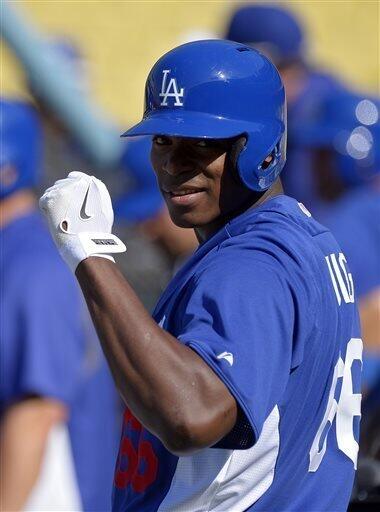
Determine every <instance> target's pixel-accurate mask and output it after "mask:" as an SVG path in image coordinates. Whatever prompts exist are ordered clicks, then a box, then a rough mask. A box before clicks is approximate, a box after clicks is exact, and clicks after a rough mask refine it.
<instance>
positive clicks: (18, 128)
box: [0, 98, 42, 199]
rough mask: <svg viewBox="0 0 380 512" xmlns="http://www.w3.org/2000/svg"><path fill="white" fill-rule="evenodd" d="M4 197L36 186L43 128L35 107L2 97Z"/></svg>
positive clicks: (0, 180) (0, 194)
mask: <svg viewBox="0 0 380 512" xmlns="http://www.w3.org/2000/svg"><path fill="white" fill-rule="evenodd" d="M0 137H1V146H0V198H1V199H3V198H5V197H7V196H8V195H10V194H12V193H13V192H16V191H17V190H20V189H23V188H29V187H34V186H35V185H36V184H37V182H38V178H39V172H40V171H41V161H42V129H41V126H40V122H39V120H38V117H37V114H36V112H35V110H34V109H33V108H32V107H31V106H30V105H28V104H26V103H23V102H21V101H16V100H9V99H4V98H0Z"/></svg>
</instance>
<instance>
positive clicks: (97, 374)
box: [0, 213, 118, 512]
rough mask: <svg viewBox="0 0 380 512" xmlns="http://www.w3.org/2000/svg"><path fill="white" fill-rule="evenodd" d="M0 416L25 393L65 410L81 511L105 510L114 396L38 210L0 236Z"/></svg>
mask: <svg viewBox="0 0 380 512" xmlns="http://www.w3.org/2000/svg"><path fill="white" fill-rule="evenodd" d="M1 239H2V240H1V242H2V245H1V249H2V250H1V254H0V272H1V313H0V315H1V318H0V320H1V354H0V355H1V357H0V362H1V386H0V412H1V413H4V411H5V410H6V409H7V408H8V407H9V406H10V405H12V404H13V403H15V402H17V401H18V400H20V399H23V398H24V397H25V396H28V395H40V396H42V397H49V398H53V399H56V400H58V401H60V402H61V403H63V404H65V405H66V407H67V410H68V413H69V414H68V416H69V420H68V431H69V434H70V442H71V451H72V458H73V461H74V464H75V470H76V481H77V484H78V487H79V491H80V496H81V501H82V505H83V509H84V510H86V511H87V510H88V511H91V512H93V511H99V512H100V511H101V512H105V511H107V510H110V509H111V490H112V476H113V469H114V460H115V456H116V453H117V441H118V433H117V431H118V428H117V402H116V400H117V398H116V394H115V391H114V386H113V383H112V379H111V376H110V375H109V371H108V368H107V366H106V363H105V360H104V357H103V355H102V353H101V350H100V348H99V343H98V340H97V338H96V336H95V333H94V331H93V328H92V326H91V324H90V321H89V317H88V314H86V311H85V306H84V303H83V300H82V298H81V295H80V291H79V288H78V286H77V283H76V281H75V279H74V278H73V276H72V274H71V272H70V271H69V269H68V268H67V267H66V265H65V264H64V262H63V261H62V259H61V257H60V256H59V254H58V252H57V250H56V248H55V246H54V243H53V241H52V239H51V236H50V234H49V232H48V230H47V228H46V227H45V224H44V222H43V220H42V218H41V217H40V214H39V213H33V214H30V215H27V216H24V217H21V218H19V219H17V220H15V221H13V222H12V223H11V224H9V225H7V226H6V227H5V228H4V229H3V230H2V231H1Z"/></svg>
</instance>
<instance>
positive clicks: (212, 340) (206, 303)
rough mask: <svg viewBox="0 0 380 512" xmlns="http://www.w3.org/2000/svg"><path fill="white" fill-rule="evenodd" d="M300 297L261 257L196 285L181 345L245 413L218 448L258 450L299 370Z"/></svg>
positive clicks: (244, 258)
mask: <svg viewBox="0 0 380 512" xmlns="http://www.w3.org/2000/svg"><path fill="white" fill-rule="evenodd" d="M293 293H294V292H292V290H291V289H290V287H289V285H288V283H287V281H286V280H285V279H284V278H282V277H281V275H279V273H278V272H277V271H276V269H274V268H273V266H271V265H269V264H268V263H266V262H265V261H262V260H261V259H260V257H257V258H256V257H255V254H254V251H252V254H249V255H245V254H240V253H237V254H236V255H230V256H224V257H222V255H220V257H218V258H217V259H216V260H215V261H214V262H213V263H212V265H210V266H209V267H208V268H207V269H206V270H204V271H203V272H202V273H201V274H200V275H199V276H197V277H196V278H195V279H194V281H193V282H192V283H191V284H190V287H189V289H188V292H187V297H185V307H184V310H183V313H182V315H183V320H182V328H181V332H180V333H179V335H178V336H177V337H178V338H179V339H180V340H181V341H182V342H183V343H185V344H186V345H187V346H189V347H190V348H192V349H193V350H195V351H196V352H197V353H198V354H199V355H200V356H201V357H202V358H203V359H204V360H205V361H206V363H207V364H208V365H209V366H210V367H211V368H212V369H213V370H214V372H215V373H216V374H217V375H218V376H219V377H220V379H221V380H222V381H223V382H224V384H225V385H226V386H227V388H228V389H229V391H230V392H231V394H232V395H233V396H234V397H235V399H236V401H237V404H238V409H239V420H238V422H237V424H236V426H235V429H234V432H232V433H231V435H229V436H227V437H228V439H227V438H225V439H224V440H222V442H221V443H218V445H217V446H218V447H225V448H249V447H250V446H252V445H253V444H254V442H255V440H257V439H258V436H259V435H260V433H261V430H262V427H263V424H264V422H265V420H266V418H267V417H268V415H269V414H270V413H271V411H272V410H273V408H274V407H275V406H276V405H277V404H278V403H279V401H280V400H281V397H282V395H283V393H284V390H285V387H286V385H287V382H288V378H289V375H290V372H291V370H292V368H293V367H294V366H295V365H296V364H299V359H300V358H299V356H297V357H296V358H295V356H294V350H293V339H294V325H295V315H296V312H295V307H294V301H293V297H292V295H293ZM298 349H299V347H298ZM298 353H302V351H299V350H298ZM296 359H297V360H298V361H297V363H295V361H296Z"/></svg>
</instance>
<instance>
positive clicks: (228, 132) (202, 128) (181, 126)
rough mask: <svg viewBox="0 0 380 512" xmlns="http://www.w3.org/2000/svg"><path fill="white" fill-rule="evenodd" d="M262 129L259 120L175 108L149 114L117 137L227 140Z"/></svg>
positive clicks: (263, 127) (262, 126)
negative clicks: (231, 117) (232, 117)
mask: <svg viewBox="0 0 380 512" xmlns="http://www.w3.org/2000/svg"><path fill="white" fill-rule="evenodd" d="M264 129H265V126H264V125H263V124H261V123H247V121H235V120H233V119H226V118H223V117H221V116H216V115H211V114H204V113H201V112H189V111H185V110H176V111H164V112H163V111H160V112H159V113H157V114H151V115H150V116H147V117H145V118H144V119H143V120H142V121H141V122H140V123H138V124H136V125H135V126H132V127H131V128H130V129H129V130H127V131H126V132H124V133H123V134H122V135H121V137H137V136H140V135H168V136H170V137H192V138H210V139H227V138H231V137H237V136H238V135H243V134H245V133H247V132H261V131H262V130H264Z"/></svg>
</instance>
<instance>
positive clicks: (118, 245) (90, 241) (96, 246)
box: [77, 232, 127, 256]
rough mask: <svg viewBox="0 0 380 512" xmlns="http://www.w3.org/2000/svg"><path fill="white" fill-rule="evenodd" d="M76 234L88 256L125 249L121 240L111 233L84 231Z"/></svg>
mask: <svg viewBox="0 0 380 512" xmlns="http://www.w3.org/2000/svg"><path fill="white" fill-rule="evenodd" d="M77 236H78V238H79V240H80V243H81V245H82V247H83V249H84V251H85V253H86V254H87V255H88V256H90V255H92V254H99V255H101V254H112V253H118V252H124V251H126V250H127V248H126V247H125V245H124V244H123V242H122V241H121V240H120V239H119V238H118V237H117V236H115V235H112V234H111V233H91V232H84V233H78V235H77Z"/></svg>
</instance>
